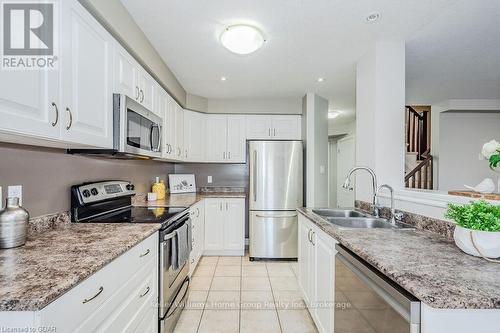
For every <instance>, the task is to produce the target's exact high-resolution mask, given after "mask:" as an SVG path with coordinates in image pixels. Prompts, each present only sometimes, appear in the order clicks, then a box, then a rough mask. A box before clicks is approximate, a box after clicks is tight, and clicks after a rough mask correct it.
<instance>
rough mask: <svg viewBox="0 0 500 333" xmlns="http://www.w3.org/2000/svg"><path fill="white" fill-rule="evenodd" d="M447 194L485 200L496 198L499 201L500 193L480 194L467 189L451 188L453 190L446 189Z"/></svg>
mask: <svg viewBox="0 0 500 333" xmlns="http://www.w3.org/2000/svg"><path fill="white" fill-rule="evenodd" d="M448 194H450V195H459V196H462V197H469V198H480V199H486V200H498V201H500V193H491V194H481V193H478V192H474V191H468V190H453V191H448Z"/></svg>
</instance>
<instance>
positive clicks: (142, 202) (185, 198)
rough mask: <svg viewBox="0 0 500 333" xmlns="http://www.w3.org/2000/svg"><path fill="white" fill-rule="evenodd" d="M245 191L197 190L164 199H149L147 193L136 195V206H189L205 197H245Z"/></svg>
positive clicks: (169, 195)
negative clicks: (146, 196)
mask: <svg viewBox="0 0 500 333" xmlns="http://www.w3.org/2000/svg"><path fill="white" fill-rule="evenodd" d="M245 197H246V194H245V192H202V193H200V192H197V193H179V194H167V195H166V196H165V199H164V200H156V201H147V200H146V198H145V195H136V198H135V199H134V202H133V204H134V206H139V207H189V206H192V205H194V204H195V203H197V202H198V201H200V200H203V199H205V198H245Z"/></svg>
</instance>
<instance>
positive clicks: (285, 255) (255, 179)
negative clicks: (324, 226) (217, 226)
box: [248, 141, 304, 260]
mask: <svg viewBox="0 0 500 333" xmlns="http://www.w3.org/2000/svg"><path fill="white" fill-rule="evenodd" d="M248 151H249V160H250V193H249V199H248V200H249V224H250V227H249V229H250V230H249V241H250V259H251V260H252V259H255V258H277V259H295V258H297V237H298V217H297V212H296V210H295V209H296V208H297V207H302V206H303V177H304V175H303V157H302V156H303V147H302V141H250V142H249V150H248Z"/></svg>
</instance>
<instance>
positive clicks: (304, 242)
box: [298, 215, 311, 304]
mask: <svg viewBox="0 0 500 333" xmlns="http://www.w3.org/2000/svg"><path fill="white" fill-rule="evenodd" d="M310 231H311V228H310V227H309V223H307V221H306V219H305V218H304V217H303V216H302V215H299V246H298V250H299V254H298V262H299V284H300V287H301V288H302V292H303V294H304V299H305V301H306V303H308V304H309V303H310V302H311V300H310V291H309V285H310V276H311V267H310V266H311V262H310V261H311V258H310V257H311V255H310V247H311V243H310V241H309V236H310Z"/></svg>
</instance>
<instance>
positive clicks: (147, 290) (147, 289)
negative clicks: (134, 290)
mask: <svg viewBox="0 0 500 333" xmlns="http://www.w3.org/2000/svg"><path fill="white" fill-rule="evenodd" d="M149 290H150V288H149V286H148V287H147V288H146V291H145V292H144V294H140V295H139V297H144V296H146V294H147V293H149Z"/></svg>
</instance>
